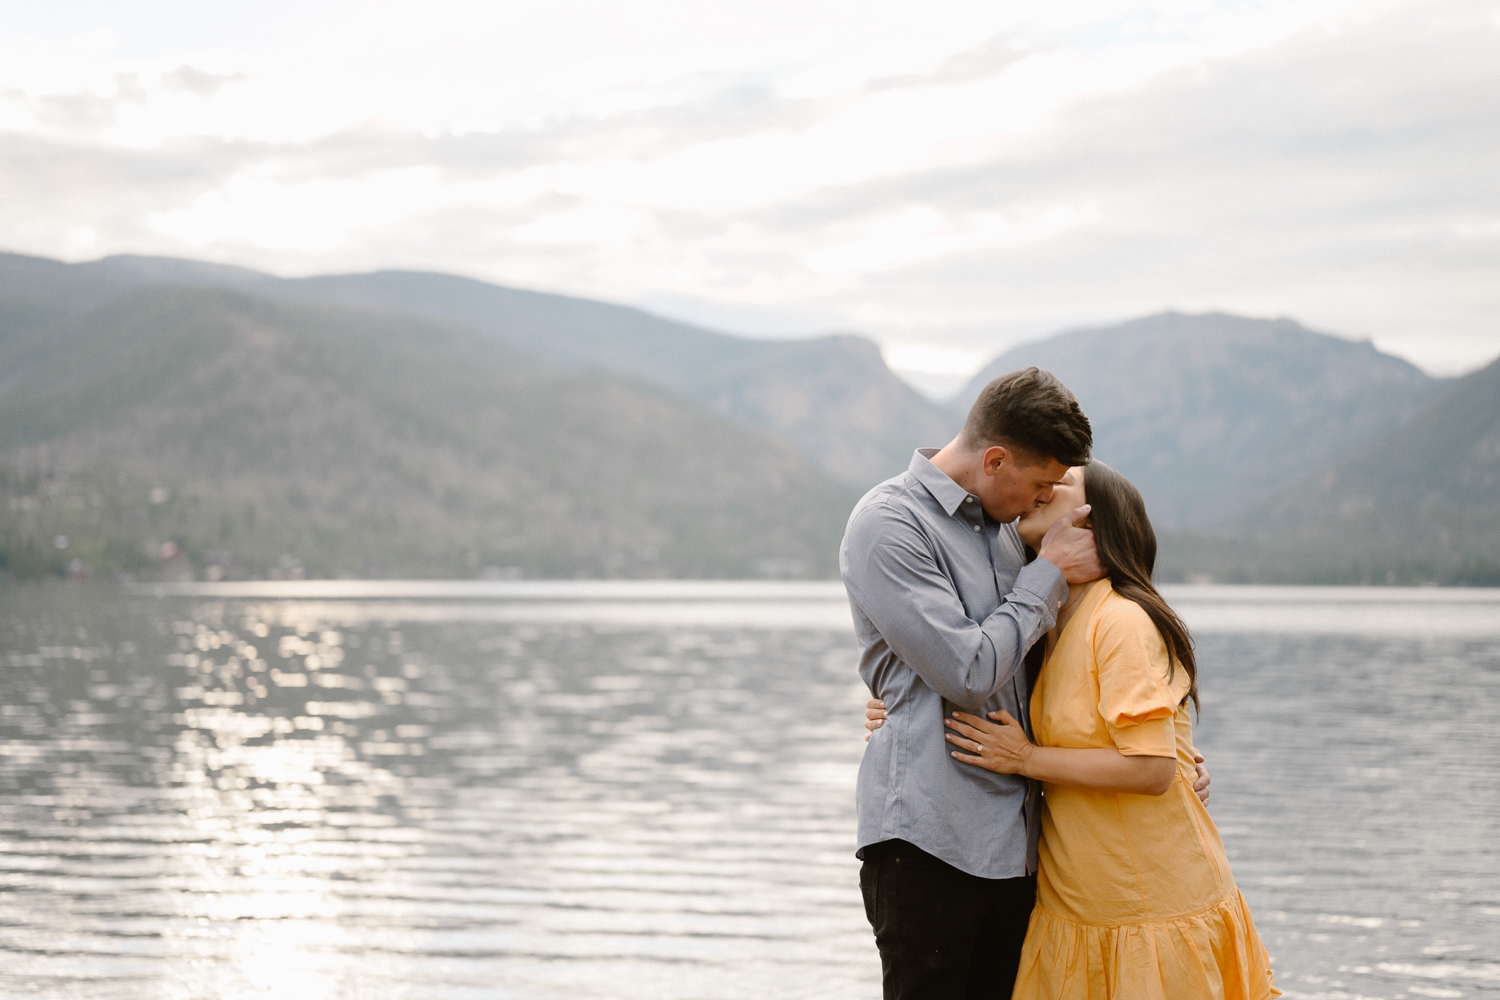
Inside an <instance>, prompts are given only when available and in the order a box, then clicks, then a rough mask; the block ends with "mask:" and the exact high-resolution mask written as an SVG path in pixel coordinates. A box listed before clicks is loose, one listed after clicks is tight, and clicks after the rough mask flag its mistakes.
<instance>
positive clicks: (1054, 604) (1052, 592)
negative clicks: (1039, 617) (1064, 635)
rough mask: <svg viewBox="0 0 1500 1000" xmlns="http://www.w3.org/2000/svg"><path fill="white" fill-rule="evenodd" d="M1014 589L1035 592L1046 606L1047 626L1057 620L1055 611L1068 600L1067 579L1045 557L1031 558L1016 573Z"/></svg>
mask: <svg viewBox="0 0 1500 1000" xmlns="http://www.w3.org/2000/svg"><path fill="white" fill-rule="evenodd" d="M1013 589H1015V590H1024V591H1026V592H1028V593H1031V594H1035V595H1036V596H1037V597H1038V598H1039V599H1040V600H1041V601H1042V603H1043V604H1045V605H1046V606H1047V618H1048V619H1049V626H1048V627H1051V624H1052V623H1055V622H1056V621H1057V612H1058V609H1059V608H1061V607H1062V606H1063V605H1064V604H1065V603H1067V600H1068V581H1067V580H1065V579H1063V575H1062V570H1060V569H1058V568H1057V567H1056V566H1054V565H1052V564H1051V563H1050V562H1048V561H1047V560H1045V559H1033V560H1031V562H1029V563H1027V564H1026V565H1025V566H1022V567H1021V572H1019V573H1017V574H1016V583H1015V586H1014V588H1013Z"/></svg>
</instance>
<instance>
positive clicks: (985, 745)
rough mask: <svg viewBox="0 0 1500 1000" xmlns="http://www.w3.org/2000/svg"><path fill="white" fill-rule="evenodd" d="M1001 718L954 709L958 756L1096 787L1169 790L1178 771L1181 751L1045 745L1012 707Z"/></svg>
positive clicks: (1001, 770) (952, 738) (951, 722)
mask: <svg viewBox="0 0 1500 1000" xmlns="http://www.w3.org/2000/svg"><path fill="white" fill-rule="evenodd" d="M993 715H994V717H995V718H996V719H998V720H999V721H998V723H996V722H989V721H986V720H984V719H981V718H978V717H977V716H973V715H970V714H968V713H967V712H954V713H953V718H952V719H944V720H943V724H944V725H946V726H947V727H948V728H949V729H951V730H953V732H950V733H947V734H945V739H947V740H948V742H949V743H952V744H953V745H954V746H955V747H960V748H962V749H964V750H967V751H969V752H968V753H960V752H959V751H958V750H954V751H953V757H954V759H956V760H960V761H962V762H963V763H965V764H973V765H974V766H976V767H982V768H984V769H985V770H987V771H994V772H996V773H997V774H1022V775H1025V776H1026V777H1028V778H1035V779H1037V780H1038V781H1046V782H1050V783H1052V784H1055V785H1069V786H1071V787H1073V788H1087V789H1089V790H1091V791H1096V792H1129V793H1132V794H1135V795H1163V794H1165V793H1166V791H1167V789H1168V788H1170V787H1172V778H1173V776H1174V775H1175V774H1176V773H1177V758H1175V757H1127V756H1125V755H1124V754H1122V753H1120V751H1118V750H1110V749H1105V748H1087V749H1085V748H1073V747H1039V746H1037V745H1036V744H1034V743H1032V742H1031V741H1030V740H1028V739H1027V738H1026V731H1025V730H1024V729H1022V728H1021V726H1020V724H1019V723H1018V722H1016V720H1015V719H1014V718H1012V717H1011V715H1010V713H1009V712H996V713H993Z"/></svg>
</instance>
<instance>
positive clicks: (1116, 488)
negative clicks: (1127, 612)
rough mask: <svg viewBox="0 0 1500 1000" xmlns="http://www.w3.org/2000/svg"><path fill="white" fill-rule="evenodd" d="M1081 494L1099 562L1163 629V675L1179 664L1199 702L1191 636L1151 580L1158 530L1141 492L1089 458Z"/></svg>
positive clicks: (1124, 594)
mask: <svg viewBox="0 0 1500 1000" xmlns="http://www.w3.org/2000/svg"><path fill="white" fill-rule="evenodd" d="M1083 496H1084V500H1085V502H1087V503H1088V505H1089V507H1090V508H1091V510H1090V511H1089V520H1090V521H1091V522H1092V524H1093V528H1094V545H1095V546H1096V547H1097V548H1098V550H1099V561H1100V562H1102V563H1104V568H1105V569H1106V570H1108V572H1109V582H1110V585H1111V586H1112V587H1114V590H1115V593H1117V594H1119V595H1120V596H1121V597H1124V598H1126V599H1127V600H1131V601H1134V602H1135V603H1136V604H1139V605H1140V606H1141V610H1143V611H1145V612H1146V615H1147V616H1148V617H1149V618H1150V619H1151V623H1152V624H1153V625H1155V626H1156V630H1157V631H1158V632H1160V633H1161V637H1162V640H1163V641H1164V642H1165V643H1166V644H1167V652H1169V653H1170V654H1171V661H1172V662H1171V665H1170V667H1169V669H1168V672H1167V679H1168V680H1171V679H1172V677H1173V676H1174V675H1175V674H1176V672H1177V665H1178V664H1181V665H1182V669H1183V670H1186V671H1187V675H1188V682H1189V684H1188V693H1187V697H1186V698H1183V699H1182V700H1183V702H1184V703H1185V702H1186V701H1187V700H1188V698H1191V699H1193V708H1195V709H1196V708H1197V707H1198V661H1197V659H1195V658H1194V656H1193V637H1192V636H1191V635H1190V634H1189V633H1188V629H1187V626H1186V625H1184V624H1183V623H1182V619H1181V618H1179V617H1177V612H1175V611H1173V610H1172V606H1171V605H1169V604H1168V603H1167V602H1166V599H1165V598H1163V597H1162V596H1161V594H1160V593H1159V592H1158V591H1157V589H1156V586H1155V585H1154V584H1153V583H1152V582H1151V573H1152V571H1153V570H1154V569H1155V568H1156V532H1155V531H1154V530H1153V529H1152V527H1151V519H1150V518H1148V517H1147V516H1146V503H1145V501H1144V500H1142V499H1141V494H1140V491H1139V490H1137V489H1136V488H1135V486H1133V485H1132V484H1131V482H1130V480H1128V479H1126V478H1125V477H1124V476H1122V475H1120V473H1118V472H1116V471H1115V470H1114V469H1112V468H1110V467H1109V466H1107V465H1105V464H1104V463H1103V462H1090V463H1089V464H1088V465H1087V466H1085V467H1084V469H1083Z"/></svg>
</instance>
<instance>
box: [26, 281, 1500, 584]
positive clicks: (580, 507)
mask: <svg viewBox="0 0 1500 1000" xmlns="http://www.w3.org/2000/svg"><path fill="white" fill-rule="evenodd" d="M1031 364H1036V365H1040V366H1041V367H1045V368H1048V369H1049V370H1051V371H1054V372H1055V373H1057V374H1058V375H1059V376H1060V377H1062V378H1063V380H1064V381H1065V382H1066V383H1067V384H1068V385H1069V386H1070V387H1072V388H1073V390H1074V391H1075V392H1076V393H1077V394H1078V396H1079V398H1080V401H1081V402H1082V403H1083V405H1084V408H1085V410H1086V411H1087V412H1088V413H1089V414H1090V417H1091V419H1092V421H1093V423H1094V427H1095V439H1096V447H1095V455H1096V456H1097V457H1098V458H1100V459H1102V460H1104V461H1107V462H1110V463H1111V464H1113V465H1115V466H1116V467H1118V468H1120V469H1121V470H1122V471H1124V472H1125V473H1126V474H1127V475H1129V476H1130V477H1131V478H1132V479H1133V480H1134V481H1135V482H1136V483H1137V484H1138V485H1139V486H1140V487H1141V489H1142V492H1143V493H1144V494H1145V495H1146V497H1147V499H1148V504H1149V507H1150V509H1151V511H1152V514H1153V519H1154V520H1155V521H1156V523H1157V525H1158V528H1159V530H1160V531H1161V533H1162V559H1161V564H1162V565H1161V570H1162V574H1163V575H1164V577H1167V578H1174V579H1185V578H1196V577H1212V578H1216V579H1243V580H1262V579H1265V580H1271V579H1278V580H1279V579H1302V580H1313V579H1319V580H1324V579H1326V580H1330V581H1331V580H1335V579H1338V580H1350V579H1367V580H1374V581H1377V582H1383V581H1384V580H1386V579H1391V578H1399V579H1403V580H1404V579H1442V580H1450V581H1454V580H1473V581H1477V580H1481V579H1484V578H1485V577H1484V574H1485V573H1487V572H1489V570H1487V569H1486V568H1485V567H1487V566H1491V565H1494V566H1500V552H1491V551H1490V548H1487V547H1486V546H1489V545H1490V542H1489V541H1486V539H1491V540H1493V539H1500V525H1495V524H1492V520H1493V518H1492V517H1491V515H1493V514H1494V513H1495V508H1496V503H1495V501H1494V500H1493V499H1491V497H1492V496H1493V494H1494V492H1495V491H1494V489H1493V486H1494V484H1495V477H1496V473H1495V469H1494V462H1493V456H1491V457H1490V458H1486V457H1485V456H1490V455H1491V451H1493V452H1494V453H1495V454H1496V455H1500V445H1496V444H1495V443H1494V442H1495V440H1497V439H1500V438H1497V437H1496V436H1495V435H1494V433H1493V428H1494V426H1495V425H1496V420H1497V418H1500V391H1497V384H1500V376H1496V377H1491V378H1489V380H1488V381H1486V379H1485V378H1482V377H1481V376H1482V375H1483V374H1484V373H1482V372H1481V373H1476V374H1475V375H1472V376H1469V377H1468V378H1466V379H1462V380H1458V381H1457V382H1447V381H1444V380H1437V379H1433V378H1431V377H1429V376H1427V375H1426V374H1424V373H1423V372H1421V371H1420V370H1418V369H1416V368H1415V367H1413V366H1411V365H1410V364H1408V363H1406V362H1404V361H1401V360H1400V359H1397V358H1393V357H1391V356H1389V355H1385V354H1382V353H1380V352H1379V351H1377V350H1376V349H1375V348H1374V347H1373V346H1371V345H1370V344H1368V343H1357V342H1354V341H1350V340H1347V339H1343V338H1340V337H1335V336H1331V335H1328V334H1325V333H1320V332H1317V331H1313V330H1309V329H1306V328H1304V327H1302V326H1301V325H1299V324H1297V323H1296V322H1294V321H1292V320H1287V319H1279V320H1258V319H1249V318H1244V317H1237V316H1230V315H1225V314H1216V313H1210V314H1202V315H1189V314H1182V313H1165V314H1161V315H1157V316H1150V317H1145V318H1142V319H1138V320H1133V321H1130V322H1128V323H1122V324H1118V325H1115V326H1110V327H1099V328H1092V329H1085V330H1073V331H1067V332H1064V333H1062V334H1058V335H1056V336H1054V337H1051V338H1048V339H1045V340H1042V341H1037V342H1034V343H1029V344H1023V345H1021V346H1019V347H1017V348H1014V349H1012V350H1010V351H1007V352H1006V353H1004V354H1002V355H1001V356H1000V357H998V358H996V359H995V361H994V362H992V363H991V364H990V365H988V366H987V367H986V368H985V369H984V370H983V371H982V372H980V373H979V374H978V375H976V376H975V378H974V380H973V381H972V382H971V383H970V384H969V385H968V386H967V387H966V388H965V390H964V391H963V392H962V393H960V394H959V395H958V396H957V397H955V399H953V400H951V401H949V402H947V403H937V402H933V401H932V400H929V399H927V398H926V397H923V396H922V395H920V394H919V393H917V392H916V391H914V390H913V389H912V388H911V387H909V386H908V385H906V384H905V383H904V382H902V381H901V380H900V379H898V378H897V377H896V376H895V375H894V374H893V373H892V372H891V371H890V370H889V369H888V368H887V367H886V365H885V363H884V361H883V360H882V358H881V356H880V352H879V350H878V348H877V347H876V345H875V344H874V343H873V342H871V341H869V340H867V339H864V338H861V337H857V336H852V335H835V336H823V337H814V338H808V339H802V340H764V339H754V338H746V337H738V336H734V335H730V334H725V333H720V332H717V331H711V330H706V329H702V328H700V327H696V326H693V325H690V324H685V323H680V322H677V321H674V320H670V319H666V318H663V317H658V316H654V315H652V314H650V313H647V312H643V311H641V310H637V309H633V308H629V307H625V306H618V305H612V304H609V303H603V302H595V301H590V300H585V299H579V298H573V297H569V296H563V295H554V294H548V293H541V292H533V291H525V290H519V289H510V288H504V287H501V286H497V285H492V284H488V283H485V282H480V281H476V280H473V279H469V278H461V277H457V276H453V275H444V274H434V273H426V272H413V271H382V272H372V273H368V274H356V275H330V276H320V277H311V278H295V279H287V278H278V277H275V276H272V275H267V274H263V273H260V272H256V271H250V270H245V269H240V268H231V267H224V266H220V265H213V264H204V263H200V262H194V261H183V260H176V259H170V258H151V257H110V258H104V259H102V260H98V261H93V262H88V263H83V264H63V263H61V262H57V261H50V260H45V259H40V258H30V257H22V256H17V255H0V493H4V494H5V495H6V498H7V499H6V501H5V502H6V504H7V507H6V508H5V509H3V510H0V518H3V520H0V559H3V560H4V561H5V565H4V566H3V567H0V571H7V572H10V573H11V574H12V575H19V576H27V575H35V574H36V573H39V572H48V571H56V570H59V569H62V568H64V567H66V566H68V565H75V566H76V565H89V566H95V567H98V568H99V569H100V570H101V571H102V570H105V569H130V570H131V571H133V572H143V573H152V572H167V571H168V569H169V568H171V567H168V566H167V565H166V564H167V563H169V562H170V563H171V564H172V566H174V567H175V570H174V571H176V572H187V571H189V569H190V568H191V570H192V571H193V572H206V573H210V574H211V575H212V574H230V575H264V574H266V573H279V572H306V573H309V574H313V575H338V574H344V575H380V576H387V575H426V576H434V575H473V574H475V573H480V572H485V571H489V572H496V573H505V574H513V573H522V574H526V575H554V576H555V575H579V574H582V575H591V576H598V575H612V576H619V575H627V576H641V575H648V576H654V575H726V576H742V575H754V574H770V575H809V574H811V575H826V574H828V573H830V572H832V570H833V564H834V556H835V554H836V549H837V542H838V537H839V534H840V531H841V529H842V522H843V519H844V517H845V515H846V514H847V511H848V509H849V507H850V506H851V505H852V503H853V501H854V499H856V498H857V496H858V495H859V494H860V493H861V492H862V491H863V490H864V489H865V488H868V487H869V486H870V485H873V484H874V483H875V482H877V481H879V480H880V479H883V478H885V477H887V476H889V475H891V474H894V473H895V472H897V471H899V470H900V469H901V468H904V466H905V465H906V463H907V461H908V459H909V457H910V454H911V449H912V448H913V447H917V446H921V445H933V446H936V445H940V444H942V443H943V442H944V441H946V440H947V439H948V438H949V437H951V435H952V434H953V433H954V431H955V430H956V429H957V427H958V426H959V425H960V423H961V421H962V417H963V414H964V412H965V410H966V409H967V405H968V402H969V401H970V400H971V399H972V398H973V396H974V395H975V394H977V392H978V390H979V388H981V387H982V385H983V384H984V383H985V382H986V381H988V379H989V378H991V377H993V376H994V375H997V374H1001V373H1003V372H1006V371H1010V370H1014V369H1015V368H1019V367H1024V366H1027V365H1031ZM1492 367H1493V366H1492ZM1488 370H1489V369H1486V371H1488ZM1485 414H1489V418H1488V419H1489V423H1485V422H1484V420H1485ZM1474 428H1491V431H1486V432H1485V433H1479V432H1478V431H1474V430H1473V429H1474ZM1486 433H1488V434H1490V435H1491V436H1489V437H1486V436H1485V434H1486ZM1475 434H1478V436H1477V437H1476V436H1474V435H1475ZM1372 449H1373V450H1372ZM1380 449H1385V451H1384V452H1382V451H1381V450H1380ZM1486 449H1490V450H1488V451H1487V450H1486ZM1391 453H1396V454H1405V455H1409V456H1412V457H1409V458H1407V459H1405V460H1403V461H1399V462H1391V461H1389V460H1377V459H1379V458H1380V456H1383V455H1389V454H1391ZM1418 455H1419V456H1420V457H1416V456H1418ZM1486 462H1489V463H1490V464H1488V465H1487V464H1485V463H1486ZM1382 475H1383V476H1385V477H1386V478H1381V476H1382ZM1486 476H1488V477H1489V478H1485V477H1486ZM1413 512H1419V513H1420V514H1421V515H1422V517H1424V518H1425V520H1423V521H1422V522H1421V523H1422V524H1425V525H1428V526H1429V527H1430V528H1431V531H1430V532H1429V534H1430V537H1428V536H1427V535H1423V536H1422V537H1421V538H1418V534H1419V533H1414V532H1413V531H1411V530H1409V529H1407V530H1402V527H1401V526H1402V525H1403V524H1405V523H1406V522H1409V521H1410V520H1411V519H1412V517H1413V516H1414V515H1413ZM1377 521H1379V522H1380V523H1381V524H1382V525H1384V526H1385V527H1384V529H1383V533H1382V534H1381V535H1380V539H1381V541H1380V544H1378V545H1377V544H1375V542H1373V541H1369V540H1364V541H1362V540H1361V532H1363V531H1365V529H1366V528H1369V527H1370V526H1372V525H1374V524H1375V522H1377ZM1445 533H1446V534H1445ZM64 536H66V537H64ZM1492 536H1493V538H1492ZM1444 537H1446V538H1448V539H1449V543H1448V544H1449V545H1450V546H1451V547H1453V548H1454V550H1455V552H1457V551H1458V550H1460V549H1461V550H1462V551H1463V553H1464V556H1463V557H1462V558H1460V557H1459V556H1458V555H1454V556H1453V557H1452V558H1448V557H1443V558H1436V557H1433V555H1432V554H1433V553H1434V552H1441V550H1442V549H1441V545H1440V544H1439V542H1440V541H1441V539H1442V538H1444ZM1334 539H1338V540H1339V541H1333V540H1334ZM60 542H66V544H65V545H59V543H60ZM1435 546H1436V547H1435ZM1491 548H1493V546H1491ZM1417 550H1420V553H1419V552H1418V551H1417ZM163 552H170V553H174V555H172V556H171V557H170V558H168V559H165V560H164V559H163V558H162V557H161V553H163ZM1349 553H1355V554H1358V555H1360V556H1361V558H1362V559H1363V561H1361V560H1360V559H1351V558H1347V556H1348V554H1349ZM1421 553H1425V555H1421ZM1419 555H1420V558H1419V557H1418V556H1419ZM1366 557H1367V558H1366ZM1464 559H1467V560H1468V562H1464ZM184 560H186V561H184ZM1497 578H1500V574H1497Z"/></svg>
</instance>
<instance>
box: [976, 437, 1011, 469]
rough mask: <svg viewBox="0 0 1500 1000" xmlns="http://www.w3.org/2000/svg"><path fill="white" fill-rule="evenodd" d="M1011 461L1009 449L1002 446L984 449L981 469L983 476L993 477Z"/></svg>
mask: <svg viewBox="0 0 1500 1000" xmlns="http://www.w3.org/2000/svg"><path fill="white" fill-rule="evenodd" d="M1011 460H1012V455H1011V453H1010V449H1009V448H1006V447H1005V446H1004V445H1002V444H996V445H991V446H990V447H988V448H986V449H984V458H983V468H984V474H985V475H987V476H993V475H995V474H996V473H998V472H999V471H1000V470H1001V469H1002V468H1004V467H1005V463H1006V462H1009V461H1011Z"/></svg>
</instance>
